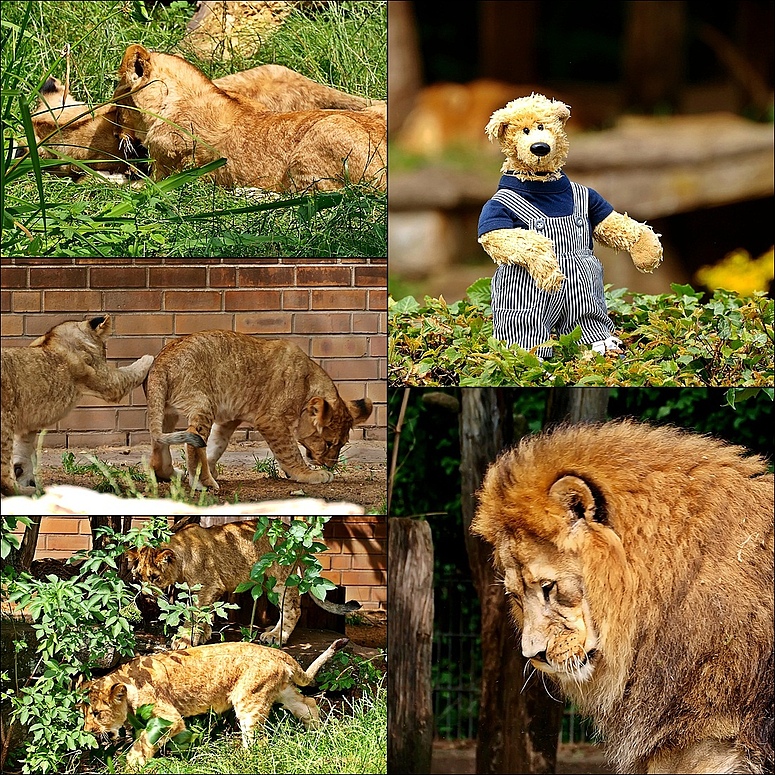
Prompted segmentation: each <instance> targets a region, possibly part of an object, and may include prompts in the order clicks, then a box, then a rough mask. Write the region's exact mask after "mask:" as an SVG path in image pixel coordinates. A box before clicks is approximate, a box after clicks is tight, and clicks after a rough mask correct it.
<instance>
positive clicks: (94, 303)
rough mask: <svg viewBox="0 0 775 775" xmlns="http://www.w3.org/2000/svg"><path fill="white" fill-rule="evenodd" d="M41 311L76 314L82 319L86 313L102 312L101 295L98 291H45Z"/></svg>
mask: <svg viewBox="0 0 775 775" xmlns="http://www.w3.org/2000/svg"><path fill="white" fill-rule="evenodd" d="M43 309H45V310H46V312H58V311H62V312H78V313H79V314H80V316H81V319H83V316H84V315H85V314H86V313H87V312H94V313H99V312H100V311H101V310H102V294H101V293H100V292H99V291H45V292H44V294H43Z"/></svg>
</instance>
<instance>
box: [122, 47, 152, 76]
mask: <svg viewBox="0 0 775 775" xmlns="http://www.w3.org/2000/svg"><path fill="white" fill-rule="evenodd" d="M120 73H121V75H126V77H127V79H128V80H129V82H130V83H131V84H136V83H139V82H140V81H141V80H142V79H144V78H150V77H151V52H150V51H148V49H147V48H145V46H141V45H140V44H139V43H133V44H132V45H131V46H129V48H127V50H126V51H125V52H124V59H123V61H122V62H121V70H120Z"/></svg>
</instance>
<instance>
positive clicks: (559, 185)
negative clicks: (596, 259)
mask: <svg viewBox="0 0 775 775" xmlns="http://www.w3.org/2000/svg"><path fill="white" fill-rule="evenodd" d="M560 174H561V176H562V177H561V178H560V179H559V180H548V181H543V180H519V178H517V177H516V176H514V175H508V174H505V175H503V176H502V177H501V179H500V182H499V183H498V188H506V189H509V190H511V191H514V192H515V193H517V194H519V195H520V196H522V197H524V198H525V199H526V200H527V201H528V202H530V204H532V205H533V206H534V207H537V208H538V209H539V210H540V211H541V212H542V213H543V214H544V215H546V216H547V217H548V218H557V217H559V216H563V215H571V213H572V212H573V189H572V188H571V185H570V180H568V176H567V175H566V174H565V173H564V172H562V173H560ZM587 191H589V204H588V208H589V213H588V214H589V224H590V230H589V233H590V248H591V247H592V230H593V229H594V228H595V226H597V225H598V223H600V222H601V221H602V220H604V219H605V218H607V217H608V216H609V215H610V214H611V213H612V212H613V209H614V208H613V206H612V205H610V204H609V203H608V202H606V200H605V199H603V197H602V196H600V194H598V193H597V191H595V190H593V189H591V188H589V189H587ZM527 228H528V225H527V224H526V223H525V222H524V221H523V220H522V219H521V218H520V217H519V216H517V215H516V213H514V212H513V211H512V210H510V209H509V208H508V207H506V205H504V204H503V203H502V202H499V201H498V200H497V199H488V200H487V202H485V205H484V207H483V208H482V213H481V215H480V216H479V229H478V236H479V237H481V236H482V234H486V233H487V232H488V231H495V229H527Z"/></svg>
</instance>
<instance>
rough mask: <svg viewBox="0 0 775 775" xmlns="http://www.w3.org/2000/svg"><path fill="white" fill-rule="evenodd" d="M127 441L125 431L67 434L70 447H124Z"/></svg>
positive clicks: (89, 448) (90, 448)
mask: <svg viewBox="0 0 775 775" xmlns="http://www.w3.org/2000/svg"><path fill="white" fill-rule="evenodd" d="M126 443H127V434H126V433H124V432H119V431H114V432H112V433H111V432H95V433H78V432H74V433H69V434H68V435H67V446H68V449H87V450H90V451H92V450H94V449H95V448H96V447H117V446H118V447H123V446H126Z"/></svg>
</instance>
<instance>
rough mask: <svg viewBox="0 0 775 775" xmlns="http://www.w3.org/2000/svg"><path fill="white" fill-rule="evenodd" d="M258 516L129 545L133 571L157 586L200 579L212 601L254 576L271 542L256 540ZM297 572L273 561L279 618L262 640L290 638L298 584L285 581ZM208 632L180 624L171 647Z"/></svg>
mask: <svg viewBox="0 0 775 775" xmlns="http://www.w3.org/2000/svg"><path fill="white" fill-rule="evenodd" d="M257 527H258V520H255V519H249V520H245V521H242V522H230V523H227V524H226V525H213V526H212V527H201V526H199V525H186V526H185V527H184V528H183V529H182V530H179V531H178V532H177V533H175V535H173V536H172V538H170V540H169V542H168V543H166V544H162V545H161V546H158V547H155V548H154V547H152V546H141V547H138V548H134V547H133V548H131V549H127V552H126V554H127V559H128V561H129V566H130V568H131V569H132V575H133V576H134V577H135V578H136V579H139V580H141V581H144V582H149V583H151V584H154V585H156V586H157V587H162V588H166V587H170V586H172V585H173V584H175V583H176V582H181V583H186V584H188V585H189V586H194V585H195V584H201V585H202V589H201V590H200V591H199V593H198V595H197V598H198V600H199V605H200V606H206V605H210V603H212V602H213V601H215V600H217V599H218V598H219V597H220V596H221V595H223V594H224V593H225V592H234V590H235V589H236V588H237V586H238V585H239V584H241V583H242V582H243V581H247V580H248V579H249V578H250V571H251V569H252V567H253V565H254V564H255V563H257V562H258V561H259V560H260V559H261V557H262V556H263V555H265V554H268V553H269V552H271V551H272V549H273V547H272V545H271V544H270V542H269V538H268V537H267V536H266V535H263V536H261V538H259V539H258V540H257V541H254V540H253V535H254V534H255V532H256V529H257ZM293 571H294V566H292V565H280V564H279V563H274V564H273V565H271V566H270V567H269V568H268V569H267V575H268V576H271V577H273V578H274V579H275V582H276V583H275V586H274V591H275V592H276V593H277V595H278V596H279V598H280V618H279V620H278V622H277V624H276V625H275V626H274V627H270V628H269V629H268V630H267V631H266V632H263V633H261V636H260V639H261V640H262V641H263V642H264V643H278V644H280V645H281V646H282V645H283V644H285V642H286V641H287V640H288V638H289V637H290V635H291V633H292V632H293V630H294V628H295V627H296V623H297V622H298V621H299V618H300V616H301V601H300V600H299V588H298V587H296V586H288V587H286V586H285V582H286V580H287V579H288V576H289V575H290V574H291V573H292V572H293ZM310 598H312V600H313V601H314V602H315V603H317V604H318V605H319V606H320V607H321V608H323V609H324V610H326V611H329V612H331V613H335V614H339V615H340V616H344V615H345V614H348V613H351V612H352V611H356V610H357V609H359V608H360V607H361V606H360V604H359V603H357V602H356V601H355V600H351V601H349V602H348V603H346V604H344V605H341V604H338V603H329V602H328V601H327V600H318V599H317V598H316V597H315V596H314V595H310ZM209 637H210V627H209V626H207V625H204V626H203V627H202V629H201V631H200V630H198V629H196V630H194V632H193V634H192V633H191V632H190V627H181V628H180V631H179V632H178V635H177V636H176V638H175V639H174V640H173V642H172V648H188V646H192V645H193V646H196V645H197V643H199V642H200V641H206V640H207V639H208V638H209Z"/></svg>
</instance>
